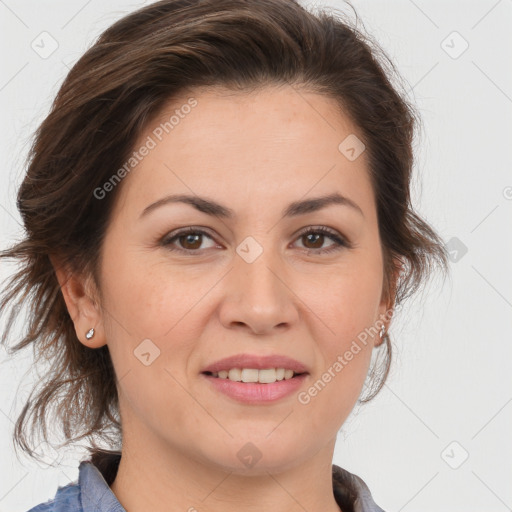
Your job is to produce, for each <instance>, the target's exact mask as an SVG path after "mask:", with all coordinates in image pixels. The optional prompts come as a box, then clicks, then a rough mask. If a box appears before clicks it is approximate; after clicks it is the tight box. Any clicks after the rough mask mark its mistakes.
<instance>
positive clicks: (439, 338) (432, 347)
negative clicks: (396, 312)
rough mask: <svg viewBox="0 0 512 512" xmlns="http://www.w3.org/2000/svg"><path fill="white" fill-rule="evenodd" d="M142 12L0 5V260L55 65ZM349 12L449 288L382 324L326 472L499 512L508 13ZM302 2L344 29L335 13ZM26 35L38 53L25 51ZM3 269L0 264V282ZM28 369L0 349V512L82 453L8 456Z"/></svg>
mask: <svg viewBox="0 0 512 512" xmlns="http://www.w3.org/2000/svg"><path fill="white" fill-rule="evenodd" d="M143 3H144V2H136V1H129V0H102V1H99V0H89V1H86V0H72V1H71V0H66V1H64V0H61V1H49V0H45V1H40V0H37V1H36V0H32V1H27V0H17V1H14V0H1V1H0V34H1V36H0V37H1V41H2V46H1V68H0V105H1V113H2V116H1V135H0V156H1V160H0V161H1V167H0V240H1V246H2V248H5V247H7V246H8V245H9V244H10V243H12V242H14V240H15V239H17V238H19V237H20V236H21V234H22V228H21V226H20V216H19V214H18V212H17V209H16V204H15V198H16V191H17V187H18V185H19V183H20V181H21V179H22V177H23V173H24V168H23V162H24V158H25V156H26V152H27V150H28V147H29V143H30V140H31V137H32V134H33V132H34V130H35V128H36V127H37V125H38V124H39V123H40V122H41V121H42V120H43V119H44V117H45V116H46V114H47V113H48V110H49V107H50V103H51V101H52V99H53V97H54V96H55V94H56V92H57V90H58V88H59V86H60V84H61V82H62V80H63V79H64V77H65V75H66V73H67V72H68V69H69V67H70V66H71V65H72V64H73V63H74V62H75V61H76V60H77V59H78V58H79V57H80V56H81V55H82V53H83V52H84V51H85V50H86V49H87V48H88V47H89V46H90V45H91V44H92V42H93V41H94V40H95V38H96V37H97V36H98V35H99V34H100V33H101V32H102V31H103V30H104V29H105V28H106V27H108V26H109V25H111V24H112V23H113V22H114V21H116V20H117V19H119V18H120V17H122V16H123V15H125V14H127V13H129V12H131V11H133V10H135V9H136V8H138V7H140V6H141V5H142V4H143ZM146 3H148V2H146ZM303 4H304V5H306V6H313V4H311V3H310V2H303ZM352 4H353V5H354V7H355V8H356V10H357V12H358V14H359V16H360V18H361V20H362V22H363V23H364V27H365V29H366V31H367V32H368V33H369V34H370V35H371V36H372V37H374V38H375V39H376V40H377V41H378V42H379V44H380V45H382V47H383V48H384V50H385V51H386V52H387V53H388V55H389V56H390V57H391V58H392V60H393V61H394V62H395V63H396V65H397V68H398V70H399V71H400V73H401V74H402V76H403V77H404V79H405V82H406V84H407V89H408V92H407V94H408V95H409V96H410V98H412V99H413V101H414V103H415V104H416V105H417V106H418V108H419V110H420V113H421V115H422V118H423V125H424V128H423V131H422V133H421V134H419V138H418V141H417V144H416V155H417V161H416V165H415V173H416V178H415V184H414V188H413V197H414V204H415V205H416V209H417V210H418V211H419V212H420V213H421V214H422V215H423V216H424V217H425V218H426V219H427V220H428V221H429V222H430V223H432V224H433V226H434V227H435V228H436V229H437V230H438V232H439V233H440V235H441V236H442V237H443V239H444V241H445V242H446V244H447V245H448V249H449V250H450V255H451V262H450V272H451V277H450V279H449V280H447V281H446V282H445V283H444V286H442V284H443V283H442V281H441V280H435V279H434V281H432V282H431V284H430V285H429V288H428V289H427V290H426V291H425V293H423V294H422V295H421V297H419V298H417V299H416V300H414V301H412V302H411V303H410V304H409V305H408V306H407V307H406V308H404V310H403V312H402V313H401V314H400V316H399V317H397V319H396V320H395V322H394V323H393V325H392V333H393V336H394V349H395V354H394V359H393V365H392V371H391V374H390V377H389V379H388V381H387V383H386V386H385V387H384V388H383V390H382V391H381V393H380V394H379V395H378V396H377V397H376V398H375V399H374V400H373V401H372V402H370V403H368V404H366V405H363V406H356V408H355V409H354V411H353V413H352V415H351V416H350V418H349V420H348V421H347V422H346V423H345V425H344V426H343V428H342V430H341V431H340V434H339V436H338V444H337V447H336V452H335V457H334V462H335V463H336V464H338V465H340V466H342V467H344V468H346V469H348V470H349V471H352V472H354V473H356V474H358V475H359V476H361V477H362V478H363V479H364V480H365V481H366V483H367V484H368V486H369V488H370V490H371V491H372V494H373V497H374V499H375V501H376V502H377V503H378V504H379V505H380V506H381V507H383V508H384V509H385V510H386V511H387V512H389V511H404V512H409V511H418V512H423V511H429V512H431V511H433V510H435V511H450V512H462V511H464V512H467V511H468V510H479V511H480V510H485V511H486V512H502V511H505V510H511V508H512V486H511V485H510V482H512V440H511V436H510V432H512V429H511V426H512V403H511V402H512V382H511V377H510V375H511V371H510V367H511V361H512V340H511V329H512V322H511V318H512V315H511V313H512V271H511V264H510V262H511V261H512V241H511V240H512V236H511V235H512V230H511V228H512V222H511V220H512V172H511V164H512V156H511V146H512V138H511V135H512V133H511V132H512V129H511V127H512V115H511V114H512V70H511V66H510V62H512V59H511V57H512V56H511V53H512V35H511V34H512V30H511V29H512V1H511V0H500V1H496V0H480V1H478V2H477V1H440V0H438V1H432V0H431V1H426V0H415V1H413V0H394V1H389V2H379V1H377V0H375V1H363V0H353V2H352ZM315 5H317V6H326V5H331V6H335V7H337V8H339V9H341V10H344V11H346V12H347V13H348V15H349V16H353V15H352V11H351V10H350V9H348V8H347V7H346V5H345V4H344V3H342V2H331V3H329V4H328V3H327V2H316V3H315ZM313 7H314V6H313ZM43 33H46V34H43ZM41 38H46V39H45V41H46V44H45V48H46V49H47V51H48V52H50V51H52V53H51V55H41V54H40V52H41V50H39V53H38V52H36V51H35V50H34V49H33V47H34V46H35V44H34V43H33V42H34V41H36V42H37V41H40V40H41ZM52 45H54V46H55V45H58V46H56V47H55V48H53V47H52ZM40 46H42V45H40ZM13 268H14V267H9V266H8V265H5V264H4V265H3V266H2V268H0V278H5V277H7V276H8V275H9V274H10V273H11V272H12V271H13ZM31 361H32V360H31V355H30V354H24V355H23V356H21V357H17V358H16V359H14V360H13V359H9V358H7V357H6V352H5V350H4V349H3V348H0V454H1V455H0V512H6V511H10V512H24V511H26V510H28V509H29V508H31V507H32V506H34V505H36V504H37V503H40V502H42V501H46V500H47V499H49V498H52V497H53V496H54V495H55V492H56V489H57V486H58V485H65V484H66V483H68V482H70V481H71V480H74V479H76V478H77V476H78V460H79V459H80V457H81V454H82V453H84V452H81V451H80V449H79V448H76V449H73V450H71V451H68V452H66V455H65V456H63V458H62V459H61V463H60V465H58V466H57V467H45V466H42V465H38V464H36V463H35V462H32V461H31V460H30V459H28V458H23V457H21V460H18V458H17V457H16V456H15V453H14V448H13V444H12V429H13V425H14V420H15V418H16V417H17V415H18V413H19V412H20V410H21V406H22V405H23V399H24V398H26V396H27V394H28V392H29V391H30V389H31V382H32V381H33V380H34V379H37V375H36V374H35V373H34V372H33V371H32V368H31ZM49 451H50V454H51V448H49ZM54 455H56V454H54ZM49 457H50V455H49ZM50 458H51V457H50Z"/></svg>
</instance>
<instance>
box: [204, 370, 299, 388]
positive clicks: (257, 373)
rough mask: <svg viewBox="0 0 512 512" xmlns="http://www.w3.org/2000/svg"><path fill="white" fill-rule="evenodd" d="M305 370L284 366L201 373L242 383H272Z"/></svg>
mask: <svg viewBox="0 0 512 512" xmlns="http://www.w3.org/2000/svg"><path fill="white" fill-rule="evenodd" d="M305 374H306V372H302V373H299V372H294V371H293V370H289V369H285V368H267V369H263V370H257V369H253V368H243V369H242V368H232V369H230V370H221V371H218V372H203V375H207V376H209V377H213V378H216V379H224V380H229V381H233V382H240V383H242V384H251V383H252V384H273V383H275V382H280V381H284V380H290V379H293V378H295V377H298V376H300V375H305Z"/></svg>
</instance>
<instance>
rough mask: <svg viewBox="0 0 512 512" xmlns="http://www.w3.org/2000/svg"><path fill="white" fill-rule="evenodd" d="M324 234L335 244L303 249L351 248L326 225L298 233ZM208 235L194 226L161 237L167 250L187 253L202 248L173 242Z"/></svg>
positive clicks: (326, 251) (315, 251) (312, 250)
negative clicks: (327, 246)
mask: <svg viewBox="0 0 512 512" xmlns="http://www.w3.org/2000/svg"><path fill="white" fill-rule="evenodd" d="M318 233H320V234H323V235H327V236H328V237H329V238H330V239H331V240H332V241H334V242H335V244H334V245H332V246H331V247H329V248H327V249H303V251H306V252H308V253H311V252H312V253H316V254H327V253H330V252H333V251H339V250H341V249H343V248H347V249H350V248H351V247H352V245H351V244H350V243H349V242H348V241H347V240H346V239H345V238H342V237H340V236H339V235H337V234H336V232H335V231H332V230H330V229H329V228H326V227H324V226H320V227H310V228H307V229H306V230H304V231H302V232H301V233H299V234H298V236H297V238H302V237H303V236H305V235H309V234H318ZM190 234H193V235H206V236H207V237H208V238H211V239H213V237H212V236H211V235H209V234H208V233H207V232H206V231H203V230H202V229H198V228H194V227H188V228H184V229H182V230H181V231H178V232H177V233H176V234H175V235H174V236H172V237H171V238H167V235H166V236H165V237H163V238H162V239H161V242H160V243H161V245H163V246H164V247H165V248H166V249H167V250H169V251H175V252H181V253H185V254H191V253H199V252H200V251H201V250H200V249H181V248H179V247H171V244H172V243H173V242H174V241H175V240H177V239H178V238H180V237H182V236H185V235H190Z"/></svg>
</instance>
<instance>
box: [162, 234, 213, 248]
mask: <svg viewBox="0 0 512 512" xmlns="http://www.w3.org/2000/svg"><path fill="white" fill-rule="evenodd" d="M203 237H206V238H209V239H210V240H212V241H213V239H212V237H211V236H210V235H209V234H208V233H206V232H205V231H203V230H201V229H197V228H187V229H184V230H181V231H179V232H178V233H176V234H175V235H174V236H171V237H166V238H164V239H163V240H162V241H161V244H162V245H163V246H164V247H166V248H167V249H168V250H169V251H178V252H185V253H186V252H189V253H194V252H196V253H200V252H201V245H202V243H203V242H204V239H203ZM214 245H215V244H213V245H212V246H214ZM212 246H210V247H212ZM203 249H204V247H203Z"/></svg>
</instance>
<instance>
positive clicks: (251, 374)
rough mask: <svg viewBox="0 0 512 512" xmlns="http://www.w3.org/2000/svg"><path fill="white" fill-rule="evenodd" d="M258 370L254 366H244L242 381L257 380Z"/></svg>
mask: <svg viewBox="0 0 512 512" xmlns="http://www.w3.org/2000/svg"><path fill="white" fill-rule="evenodd" d="M258 373H259V372H258V370H256V369H254V368H244V369H243V370H242V382H258Z"/></svg>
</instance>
